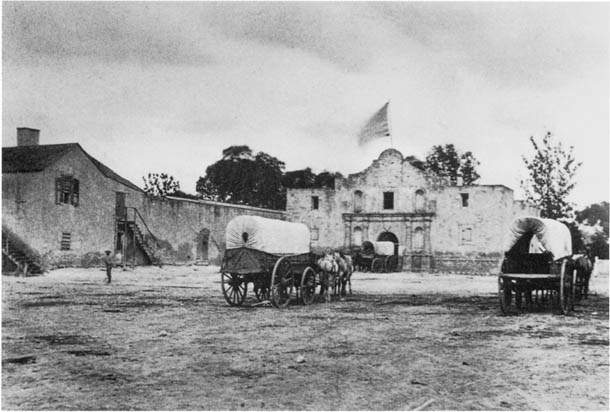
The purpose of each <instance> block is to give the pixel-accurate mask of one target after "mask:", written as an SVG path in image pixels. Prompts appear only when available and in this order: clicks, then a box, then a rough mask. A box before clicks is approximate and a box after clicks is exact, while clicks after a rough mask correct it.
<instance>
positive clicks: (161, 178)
mask: <svg viewBox="0 0 610 412" xmlns="http://www.w3.org/2000/svg"><path fill="white" fill-rule="evenodd" d="M142 180H143V181H144V192H146V193H147V194H149V195H152V196H168V195H174V194H175V193H176V192H179V191H180V182H178V181H177V180H175V179H174V177H173V176H170V175H168V174H167V173H149V174H148V175H146V177H144V176H143V177H142Z"/></svg>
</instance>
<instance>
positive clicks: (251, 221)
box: [225, 215, 310, 254]
mask: <svg viewBox="0 0 610 412" xmlns="http://www.w3.org/2000/svg"><path fill="white" fill-rule="evenodd" d="M225 238H226V243H227V249H237V248H240V247H247V248H251V249H257V250H260V251H263V252H267V253H274V254H301V253H309V241H310V234H309V229H308V228H307V226H305V225H304V224H302V223H291V222H285V221H283V220H277V219H266V218H264V217H260V216H245V215H244V216H237V217H235V218H233V219H231V221H230V222H229V224H228V225H227V231H226V235H225Z"/></svg>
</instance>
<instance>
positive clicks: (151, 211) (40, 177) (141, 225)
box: [2, 128, 284, 272]
mask: <svg viewBox="0 0 610 412" xmlns="http://www.w3.org/2000/svg"><path fill="white" fill-rule="evenodd" d="M38 143H39V131H38V130H36V129H29V128H19V129H18V130H17V146H16V147H6V148H3V150H2V212H3V213H2V238H3V244H2V250H3V268H7V267H12V268H16V267H19V266H23V265H24V264H25V263H27V264H28V265H29V269H30V271H33V272H36V271H40V270H41V269H47V268H52V267H57V266H91V265H97V264H99V259H100V257H101V256H102V254H103V252H104V250H106V249H110V250H112V251H114V252H116V253H120V254H121V256H122V259H123V260H124V263H128V264H129V263H132V264H149V263H155V262H156V261H158V260H159V259H160V260H161V261H163V262H164V263H189V262H197V261H201V262H204V261H209V260H211V261H214V260H218V257H219V254H220V253H221V251H222V250H223V249H224V229H225V227H226V224H227V223H228V221H229V220H231V219H232V218H233V217H235V216H238V215H242V214H251V215H258V216H264V217H270V218H276V219H283V218H284V212H283V211H277V210H268V209H261V208H254V207H248V206H240V205H231V204H226V203H220V202H210V201H200V200H189V199H183V198H176V197H167V198H158V197H151V196H148V195H146V194H145V193H144V191H143V190H142V189H141V188H139V187H138V186H137V185H135V184H133V183H132V182H130V181H129V180H127V179H125V178H123V177H121V176H119V175H118V174H117V173H115V172H114V171H112V170H111V169H110V168H108V167H106V166H105V165H103V164H102V163H101V162H99V161H98V160H96V159H95V158H93V157H92V156H91V155H89V154H88V153H87V152H86V151H85V150H84V149H83V148H82V147H81V146H80V145H79V144H77V143H68V144H52V145H39V144H38Z"/></svg>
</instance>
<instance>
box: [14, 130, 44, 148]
mask: <svg viewBox="0 0 610 412" xmlns="http://www.w3.org/2000/svg"><path fill="white" fill-rule="evenodd" d="M39 137H40V130H38V129H30V128H29V127H18V128H17V146H38V138H39Z"/></svg>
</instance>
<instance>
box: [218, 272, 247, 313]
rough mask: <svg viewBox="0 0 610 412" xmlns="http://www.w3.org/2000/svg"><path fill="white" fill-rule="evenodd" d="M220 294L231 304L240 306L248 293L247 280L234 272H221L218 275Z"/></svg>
mask: <svg viewBox="0 0 610 412" xmlns="http://www.w3.org/2000/svg"><path fill="white" fill-rule="evenodd" d="M220 283H221V286H222V294H223V295H224V297H225V300H226V301H227V303H228V304H229V305H231V306H240V305H241V304H242V303H244V299H246V294H247V293H248V282H246V281H244V279H243V278H242V277H241V276H240V275H238V274H236V273H225V272H222V273H221V276H220Z"/></svg>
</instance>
